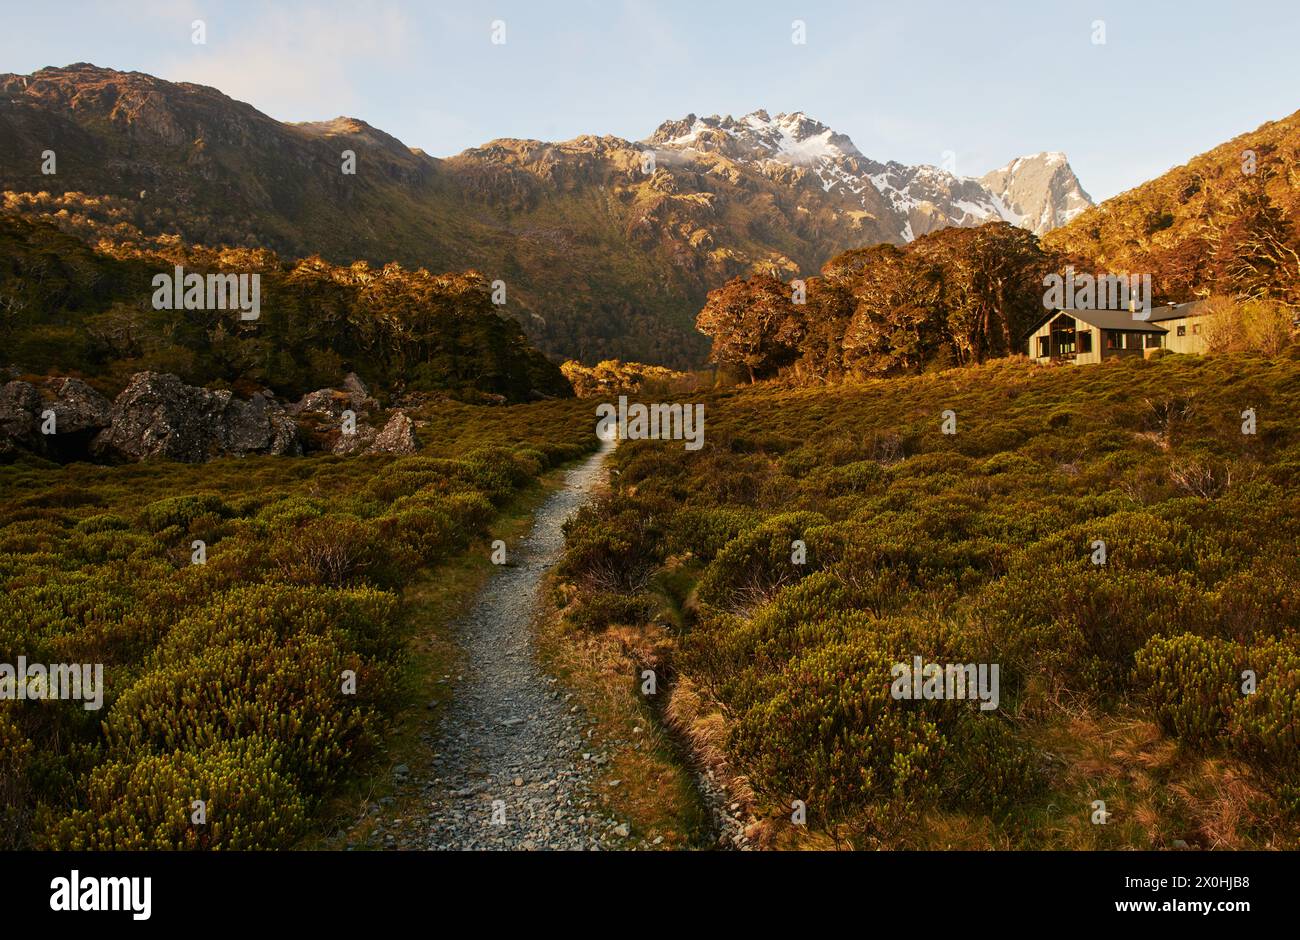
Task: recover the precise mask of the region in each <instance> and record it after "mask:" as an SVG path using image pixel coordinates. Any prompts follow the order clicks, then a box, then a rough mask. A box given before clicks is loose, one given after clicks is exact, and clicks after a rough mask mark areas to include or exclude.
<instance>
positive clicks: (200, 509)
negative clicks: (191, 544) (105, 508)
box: [140, 493, 233, 533]
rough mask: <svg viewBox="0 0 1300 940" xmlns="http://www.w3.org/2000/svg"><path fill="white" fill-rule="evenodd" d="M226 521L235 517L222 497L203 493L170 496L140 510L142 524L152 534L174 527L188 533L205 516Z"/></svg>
mask: <svg viewBox="0 0 1300 940" xmlns="http://www.w3.org/2000/svg"><path fill="white" fill-rule="evenodd" d="M209 515H211V516H215V517H217V518H218V519H224V518H227V517H229V516H231V515H233V513H232V511H231V509H230V507H229V506H227V505H226V503H225V501H224V500H223V499H222V498H221V497H220V496H214V495H212V494H210V493H203V494H200V495H196V496H169V497H167V498H166V499H160V500H157V501H155V502H152V503H149V504H148V505H147V506H145V507H144V508H143V509H141V510H140V524H141V525H143V526H144V527H145V529H147V530H148V531H150V532H155V533H157V532H162V531H163V530H164V529H169V528H171V527H172V526H177V527H178V528H180V529H181V530H182V531H186V530H188V529H189V528H190V526H191V525H192V524H193V523H194V522H195V521H196V520H198V519H200V518H202V517H204V516H209Z"/></svg>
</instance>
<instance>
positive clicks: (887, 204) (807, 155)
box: [645, 110, 1092, 241]
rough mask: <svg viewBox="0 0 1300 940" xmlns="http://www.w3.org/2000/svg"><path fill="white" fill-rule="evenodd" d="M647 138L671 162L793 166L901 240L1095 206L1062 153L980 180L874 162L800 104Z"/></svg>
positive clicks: (1039, 227)
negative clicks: (941, 230)
mask: <svg viewBox="0 0 1300 940" xmlns="http://www.w3.org/2000/svg"><path fill="white" fill-rule="evenodd" d="M645 143H647V144H648V145H649V146H651V147H653V148H654V149H655V152H656V155H657V157H658V159H661V160H663V159H667V160H668V161H669V162H671V161H672V160H673V159H674V157H679V158H684V159H701V158H704V159H707V158H708V157H709V156H710V155H713V156H720V157H725V158H726V159H728V160H730V161H734V162H737V163H741V164H749V165H751V166H755V167H757V168H759V169H760V170H763V171H765V172H766V174H767V175H772V171H774V170H775V171H777V172H780V171H781V170H782V169H785V168H793V169H794V171H795V172H794V174H793V177H792V180H791V181H792V182H793V183H795V184H798V183H800V182H802V181H804V180H805V179H808V178H809V177H811V178H813V179H815V181H816V182H817V183H818V184H819V185H820V187H821V189H822V190H823V192H825V193H827V194H830V195H838V196H841V197H844V198H845V199H846V200H847V201H849V202H853V203H857V206H858V207H860V208H861V209H862V210H864V211H866V212H868V213H870V214H872V215H874V216H875V217H876V218H877V220H878V221H880V222H881V223H883V227H884V229H885V230H886V231H887V232H889V233H890V234H892V235H893V236H894V237H895V238H896V239H897V240H899V241H910V240H912V239H913V238H916V237H917V236H920V235H925V234H927V233H928V232H932V231H934V230H936V229H939V228H943V227H945V226H949V225H960V226H970V225H981V224H983V223H985V222H989V221H996V220H1002V221H1006V222H1011V223H1013V224H1016V225H1020V226H1023V227H1024V228H1027V229H1029V230H1031V231H1033V232H1035V233H1036V234H1040V235H1041V234H1043V233H1044V232H1047V231H1050V230H1051V229H1053V228H1055V227H1057V226H1059V225H1063V224H1065V223H1066V222H1068V221H1069V220H1070V219H1072V218H1073V217H1074V216H1075V215H1077V214H1078V213H1080V212H1082V211H1083V210H1084V209H1086V208H1088V207H1089V206H1091V205H1092V199H1091V198H1090V197H1089V196H1088V194H1087V193H1086V192H1085V191H1084V190H1083V187H1082V186H1080V184H1079V181H1078V179H1077V178H1076V177H1075V175H1074V172H1073V171H1072V170H1071V169H1070V165H1069V163H1068V161H1067V160H1066V159H1065V155H1064V154H1061V153H1040V154H1036V155H1034V156H1027V157H1020V158H1018V159H1016V160H1013V161H1012V162H1010V163H1008V164H1007V165H1006V166H1004V167H1001V168H999V169H997V170H993V171H992V172H990V173H988V174H986V175H985V176H983V177H980V178H975V177H969V176H957V175H955V174H953V173H949V172H947V171H946V170H943V169H940V168H938V167H934V166H928V165H921V166H907V165H905V164H902V163H897V162H894V161H889V162H887V163H880V162H878V161H876V160H873V159H871V158H870V157H867V156H865V155H863V154H862V152H861V151H859V150H858V148H857V147H855V146H854V144H853V141H852V140H850V139H849V138H848V137H847V136H846V135H844V134H839V133H836V132H835V131H834V130H832V129H831V128H829V127H827V126H826V125H825V124H822V123H821V122H820V121H817V120H814V119H813V118H810V117H808V115H806V114H804V113H803V112H801V111H796V112H794V113H793V114H778V115H776V116H775V117H772V116H770V115H769V114H768V113H767V112H766V111H762V110H759V111H754V112H752V113H750V114H747V115H745V116H744V117H742V118H739V119H736V118H733V117H730V116H728V117H719V116H717V115H714V116H713V117H705V118H701V117H696V116H695V115H694V114H690V115H687V116H686V117H685V118H683V119H682V120H680V121H668V122H666V123H664V124H662V125H660V126H659V128H658V130H656V131H655V133H654V134H653V135H651V137H650V138H649V139H648V140H647V141H646V142H645ZM778 168H780V169H778Z"/></svg>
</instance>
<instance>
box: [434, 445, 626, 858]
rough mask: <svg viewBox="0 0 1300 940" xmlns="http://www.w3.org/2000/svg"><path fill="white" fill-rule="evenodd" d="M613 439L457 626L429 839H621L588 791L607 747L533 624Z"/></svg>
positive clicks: (558, 496) (581, 845) (525, 842)
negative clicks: (550, 669)
mask: <svg viewBox="0 0 1300 940" xmlns="http://www.w3.org/2000/svg"><path fill="white" fill-rule="evenodd" d="M611 446H612V445H610V444H605V445H603V446H602V448H601V450H600V452H599V453H597V454H595V455H593V456H592V457H590V458H589V459H588V460H587V461H586V462H584V463H583V464H582V465H581V466H580V467H577V468H576V469H573V470H570V471H568V474H567V476H566V479H565V486H564V489H562V490H558V491H556V492H555V493H553V494H552V495H551V496H550V497H549V498H548V499H547V500H546V502H545V503H543V505H542V506H541V508H540V509H539V510H538V511H537V514H536V517H535V518H534V522H533V529H532V532H531V533H530V534H529V535H528V537H527V538H526V539H524V541H523V542H522V543H521V544H520V545H519V546H518V547H517V548H516V549H515V550H514V553H513V555H512V557H511V558H510V562H511V564H509V565H507V566H503V567H502V568H501V569H500V570H499V571H497V572H495V573H494V574H493V577H492V578H491V580H490V581H489V582H488V584H487V586H486V587H485V588H484V590H483V593H482V594H480V595H479V598H478V600H477V602H476V603H475V606H474V609H473V610H472V611H471V612H470V614H469V615H468V616H467V617H466V618H465V619H464V620H463V621H462V622H461V623H460V624H459V625H458V629H459V637H460V642H461V644H462V648H463V650H464V653H465V664H466V665H465V669H464V670H463V673H462V675H463V679H462V681H460V682H459V683H458V684H457V688H456V693H455V696H454V698H453V700H452V702H451V704H450V705H449V706H448V708H447V712H446V714H444V715H443V716H442V722H441V724H440V726H439V732H438V733H439V740H438V742H437V746H436V754H435V757H434V761H433V766H432V768H431V774H430V776H431V777H432V778H433V782H432V786H431V787H429V789H428V791H427V792H428V798H429V800H430V806H429V810H428V815H427V817H426V820H427V823H426V824H427V834H426V836H425V838H424V842H423V847H424V848H428V849H524V850H530V849H569V850H582V849H597V848H615V847H618V846H619V845H620V844H621V843H623V838H624V837H625V836H626V835H627V830H626V828H622V827H620V826H619V825H618V824H617V823H616V822H615V821H614V820H610V819H607V818H604V817H603V816H602V815H601V814H600V812H599V810H598V809H596V808H595V806H596V804H595V803H594V801H593V800H591V798H590V797H589V795H588V793H587V790H586V780H587V778H588V776H589V775H590V774H591V773H592V772H593V770H594V769H595V768H596V767H598V766H599V765H600V764H603V763H604V757H603V755H600V754H598V753H594V752H593V750H592V748H591V746H590V745H589V744H588V743H587V741H586V739H585V738H584V737H583V728H582V725H583V718H582V716H581V715H580V714H578V710H577V707H576V706H573V705H571V704H570V703H569V696H568V695H566V694H565V693H563V692H562V691H560V690H559V689H558V688H557V685H556V680H555V679H554V678H553V677H551V676H548V675H547V674H546V673H545V672H544V671H543V670H542V669H541V667H540V666H539V665H538V663H537V658H536V650H535V648H534V642H533V631H532V621H533V616H534V613H535V610H536V602H537V596H536V595H537V588H538V584H539V582H540V581H541V578H542V576H543V575H544V574H545V572H546V570H547V569H548V568H550V567H551V566H552V565H553V564H555V562H556V561H557V560H558V559H559V557H560V553H561V552H562V551H563V549H564V535H563V532H562V531H561V526H562V525H563V524H564V521H565V520H566V519H567V518H568V517H569V516H570V515H572V514H573V512H574V511H575V510H576V509H577V508H578V507H579V506H581V505H582V504H583V503H584V502H585V501H586V500H587V499H588V498H589V496H590V494H591V492H592V490H593V489H594V488H595V487H596V486H597V485H599V484H600V483H601V482H602V481H603V480H604V475H605V468H604V461H605V455H606V453H608V451H609V449H610V447H611Z"/></svg>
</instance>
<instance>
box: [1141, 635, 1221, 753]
mask: <svg viewBox="0 0 1300 940" xmlns="http://www.w3.org/2000/svg"><path fill="white" fill-rule="evenodd" d="M1241 655H1242V654H1241V650H1240V648H1239V647H1237V646H1236V644H1233V643H1229V642H1226V641H1224V640H1220V639H1217V638H1215V637H1200V636H1196V635H1194V634H1191V633H1183V634H1179V635H1178V636H1155V637H1152V638H1151V639H1150V640H1149V641H1147V644H1146V645H1145V646H1144V647H1142V649H1140V650H1138V652H1137V656H1136V665H1135V667H1134V682H1135V684H1136V685H1137V687H1138V688H1140V689H1142V690H1144V692H1145V695H1146V696H1147V699H1148V701H1149V702H1150V703H1151V708H1152V710H1153V711H1154V712H1155V716H1156V720H1157V721H1158V722H1160V725H1161V727H1163V728H1164V729H1165V730H1166V731H1168V732H1170V733H1171V734H1176V735H1178V736H1179V737H1180V738H1182V739H1183V740H1185V741H1187V742H1188V743H1189V744H1203V743H1205V742H1207V741H1209V740H1211V739H1213V738H1216V737H1218V736H1219V735H1220V734H1221V733H1222V732H1223V731H1224V729H1225V728H1226V727H1227V724H1228V721H1229V719H1230V718H1231V715H1232V709H1233V706H1234V705H1235V704H1236V701H1237V699H1238V698H1239V697H1240V692H1239V690H1238V688H1237V686H1238V683H1239V682H1240V680H1239V678H1238V674H1239V673H1240V671H1241V667H1240V663H1241Z"/></svg>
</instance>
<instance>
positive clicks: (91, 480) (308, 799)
mask: <svg viewBox="0 0 1300 940" xmlns="http://www.w3.org/2000/svg"><path fill="white" fill-rule="evenodd" d="M588 412H589V410H588V409H587V408H580V407H578V405H577V403H576V402H573V401H569V402H549V403H542V404H537V405H530V406H518V407H506V408H484V407H481V406H480V407H471V406H465V405H457V404H454V403H444V404H442V405H435V406H429V408H428V409H427V410H426V411H425V412H424V413H423V414H422V418H423V419H425V420H428V421H429V422H430V424H429V428H430V430H431V433H430V435H429V440H430V442H431V443H430V444H429V445H428V446H427V447H426V449H425V451H424V452H422V453H420V454H417V455H412V456H408V457H401V458H391V457H358V458H336V457H320V458H313V459H310V460H290V459H283V458H248V459H244V460H234V459H227V460H219V461H215V462H212V463H209V464H205V465H202V466H192V465H182V464H173V463H169V462H161V461H158V462H146V463H142V464H136V465H129V466H122V467H99V466H91V465H87V464H71V465H67V466H55V465H53V464H47V463H44V462H42V461H39V460H37V459H35V458H25V459H24V460H21V461H19V462H17V463H14V464H11V465H8V466H5V467H0V663H8V664H11V665H12V664H16V663H17V661H18V657H20V656H21V657H25V658H26V660H27V662H29V663H42V664H48V663H102V664H103V667H104V671H103V675H104V684H105V686H106V688H105V690H104V697H103V708H102V709H101V710H99V711H93V710H86V709H85V708H84V707H83V703H82V702H80V701H74V700H44V701H33V700H28V701H14V700H5V701H0V823H2V824H3V825H2V826H0V844H3V845H4V846H5V847H9V848H15V847H31V846H35V847H49V848H73V849H78V848H85V849H136V848H154V849H157V848H177V849H184V848H196V849H206V848H221V849H245V848H268V847H277V846H285V845H289V844H292V843H293V841H294V840H295V839H296V838H297V837H299V836H300V835H301V834H302V833H303V831H304V827H305V825H306V824H307V822H308V820H309V819H310V818H311V813H312V812H313V810H314V809H316V808H317V807H318V806H319V804H320V801H321V800H322V799H323V798H324V797H325V796H327V795H328V794H329V793H330V792H331V788H332V787H333V786H334V785H335V784H336V783H337V782H338V781H339V780H340V777H341V776H342V775H343V773H344V772H345V771H349V770H353V771H354V770H355V769H356V766H357V762H358V761H359V760H361V759H363V758H364V757H365V756H366V755H367V754H369V753H372V749H373V746H374V745H375V744H376V743H377V741H378V738H379V736H380V735H381V734H382V733H383V731H384V729H385V726H386V723H387V721H388V720H389V718H390V717H391V716H392V715H393V714H394V712H395V711H396V710H397V709H398V708H401V707H403V705H404V704H405V699H404V695H405V693H404V691H403V686H402V683H401V671H400V670H401V663H402V658H403V648H404V645H405V641H406V636H405V632H404V630H405V628H404V626H403V623H404V621H403V613H402V607H401V599H400V597H401V589H402V587H403V585H404V584H405V583H406V582H407V581H408V580H410V578H411V577H412V576H413V575H414V574H415V573H416V572H417V571H419V570H420V569H422V568H425V567H428V566H433V565H436V564H437V563H439V562H441V561H444V560H447V559H449V558H451V557H453V556H455V555H457V554H459V553H462V552H464V551H466V550H467V549H469V548H470V547H471V546H472V545H474V544H476V543H479V542H481V540H482V538H483V537H484V536H485V535H486V533H487V526H488V524H489V523H490V522H491V521H492V520H493V519H494V518H495V516H496V514H497V511H498V510H499V509H500V508H501V507H502V506H503V505H504V504H505V503H506V502H507V501H508V500H510V499H511V498H512V496H513V495H514V494H515V493H517V492H518V491H519V489H520V488H521V487H524V486H526V485H528V484H529V483H530V482H531V481H533V480H534V479H536V477H537V476H538V474H540V473H542V472H543V471H545V470H546V469H548V468H550V467H552V466H555V465H557V464H559V463H562V462H564V461H567V460H570V459H572V458H574V457H576V456H579V455H581V454H583V453H585V452H586V451H588V450H590V449H591V447H592V446H593V445H594V443H595V439H594V435H593V433H592V423H591V418H590V416H589V413H588ZM196 540H201V541H202V542H204V543H205V552H206V563H204V564H194V563H192V562H193V556H194V548H193V544H194V542H195V541H196ZM484 551H486V549H484ZM351 676H355V683H354V687H353V685H352V684H351V682H350V681H349V678H348V677H351ZM196 800H201V801H204V802H205V804H206V816H207V821H206V823H205V824H203V825H196V824H194V823H193V821H192V815H193V813H194V809H193V808H192V804H193V803H194V801H196Z"/></svg>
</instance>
